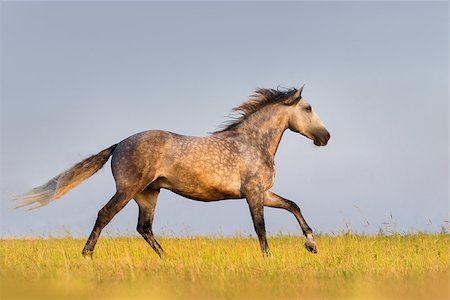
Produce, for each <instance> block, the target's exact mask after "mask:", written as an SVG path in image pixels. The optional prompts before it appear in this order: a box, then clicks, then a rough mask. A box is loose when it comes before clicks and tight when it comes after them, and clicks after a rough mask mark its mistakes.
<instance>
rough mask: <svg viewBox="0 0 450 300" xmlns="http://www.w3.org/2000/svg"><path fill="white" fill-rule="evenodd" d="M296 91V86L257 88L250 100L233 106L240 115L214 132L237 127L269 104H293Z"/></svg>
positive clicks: (234, 110)
mask: <svg viewBox="0 0 450 300" xmlns="http://www.w3.org/2000/svg"><path fill="white" fill-rule="evenodd" d="M296 92H297V89H295V88H291V89H286V88H281V89H280V88H277V89H261V88H260V89H257V90H256V91H255V93H254V94H253V95H251V96H250V97H249V100H247V101H246V102H244V103H242V104H241V105H239V106H237V107H235V108H233V110H232V111H233V112H236V113H237V114H238V115H237V116H236V117H231V120H229V121H227V122H225V123H224V124H223V125H222V128H221V129H219V130H217V131H215V132H214V133H219V132H224V131H228V130H232V129H234V128H236V127H237V126H238V125H239V124H241V123H242V122H244V121H245V120H246V119H247V118H248V117H250V116H251V115H252V114H254V113H255V112H257V111H259V110H260V109H262V108H263V107H266V106H268V105H271V104H276V103H281V102H285V101H286V102H285V104H287V105H290V104H293V103H294V102H296V100H298V99H292V96H293V95H294V94H295V93H296Z"/></svg>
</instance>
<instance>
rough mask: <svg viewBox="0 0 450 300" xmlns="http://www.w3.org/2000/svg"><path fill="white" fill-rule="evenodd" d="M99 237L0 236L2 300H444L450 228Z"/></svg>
mask: <svg viewBox="0 0 450 300" xmlns="http://www.w3.org/2000/svg"><path fill="white" fill-rule="evenodd" d="M158 240H159V241H160V243H161V244H162V246H163V247H164V248H165V250H166V252H167V253H168V255H167V257H166V258H164V259H159V258H158V256H157V255H156V254H155V253H153V250H151V249H150V247H149V246H148V245H147V244H146V243H145V242H144V241H143V240H142V239H140V238H138V237H126V238H101V239H100V240H99V243H98V244H97V248H96V251H95V253H94V258H93V259H92V260H91V259H84V258H83V257H82V256H81V255H80V252H81V249H82V247H83V246H84V241H83V240H79V239H72V238H61V239H56V238H55V239H35V240H15V239H9V240H1V241H0V282H1V294H0V295H1V298H2V299H24V298H29V299H133V298H134V299H174V298H175V299H180V298H181V299H199V298H201V299H236V298H238V299H253V298H258V299H273V298H275V299H295V298H297V299H300V298H302V299H399V298H404V299H448V298H449V290H448V289H449V286H448V284H449V274H450V273H449V263H450V255H449V245H450V243H449V241H450V238H449V235H448V234H444V233H443V234H413V235H393V236H371V237H369V236H358V235H351V234H349V235H342V236H319V237H317V238H316V240H317V243H318V246H319V253H318V254H311V253H309V252H307V251H306V250H305V249H304V247H303V242H304V238H302V237H292V236H276V237H271V238H269V243H270V246H271V250H272V253H273V257H272V258H268V259H264V258H262V257H261V255H260V252H259V244H258V242H257V240H256V239H252V238H242V237H235V238H208V237H192V238H168V237H160V238H159V239H158Z"/></svg>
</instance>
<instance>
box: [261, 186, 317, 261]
mask: <svg viewBox="0 0 450 300" xmlns="http://www.w3.org/2000/svg"><path fill="white" fill-rule="evenodd" d="M264 205H265V206H268V207H274V208H282V209H286V210H288V211H290V212H291V213H292V214H293V215H294V216H295V218H296V219H297V221H298V224H299V225H300V227H301V229H302V231H303V234H304V235H305V236H306V242H305V247H306V249H307V250H308V251H310V252H314V253H317V245H316V242H315V241H314V237H313V234H312V229H311V227H309V225H308V223H306V220H305V218H304V217H303V215H302V213H301V211H300V208H299V207H298V205H297V204H296V203H295V202H293V201H290V200H288V199H285V198H283V197H281V196H278V195H277V194H275V193H272V192H270V191H267V192H266V193H265V195H264Z"/></svg>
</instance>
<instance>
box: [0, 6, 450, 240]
mask: <svg viewBox="0 0 450 300" xmlns="http://www.w3.org/2000/svg"><path fill="white" fill-rule="evenodd" d="M1 6H2V15H1V22H2V23H1V25H2V35H1V39H2V44H1V51H2V52H1V59H2V64H1V72H2V80H1V86H2V93H1V151H2V157H1V176H2V178H1V203H0V210H1V221H0V222H1V231H0V234H1V235H2V236H12V235H22V236H24V235H27V236H28V235H46V234H55V233H61V232H62V231H63V227H65V228H68V229H69V230H70V231H71V232H72V233H73V234H75V235H83V236H84V235H87V234H89V232H90V230H91V229H92V226H93V224H94V221H95V218H96V215H97V212H98V210H99V209H100V208H101V207H102V206H103V205H104V204H105V203H106V202H107V200H108V199H109V198H110V196H111V195H112V194H113V193H114V181H113V178H112V176H111V171H110V164H109V163H108V164H107V165H106V166H105V168H104V169H103V170H102V171H101V172H99V173H98V174H97V175H96V176H95V177H92V178H91V179H89V180H88V181H87V182H85V183H83V184H82V185H81V186H79V187H78V188H77V189H75V190H73V191H72V192H70V193H69V194H67V195H66V196H65V197H64V198H62V199H60V200H58V201H56V202H54V203H52V204H50V205H49V206H46V207H44V208H41V209H39V210H35V211H32V212H25V211H22V210H11V209H10V208H11V206H12V205H11V201H10V199H11V198H10V196H9V193H10V192H14V193H24V192H26V191H27V190H29V189H30V188H32V187H33V186H36V185H40V184H42V183H44V182H46V181H47V180H48V179H50V178H51V177H53V176H54V175H56V174H58V173H59V172H60V171H62V170H64V169H66V168H68V167H70V166H71V165H72V164H74V163H76V162H78V161H79V160H81V159H82V158H84V157H86V156H88V155H90V154H93V153H97V152H98V151H99V150H101V149H103V148H105V147H108V146H109V145H111V144H113V143H117V142H118V141H120V140H122V139H123V138H126V137H127V136H129V135H131V134H133V133H136V132H139V131H143V130H147V129H165V130H170V131H174V132H177V133H181V134H187V135H205V134H207V132H210V131H213V130H214V129H216V128H217V126H218V125H220V124H221V122H223V121H224V120H226V116H227V115H228V114H229V112H230V110H231V108H232V107H234V106H236V105H238V104H240V103H241V102H243V101H245V100H246V99H247V96H248V95H250V94H251V93H252V92H253V90H254V89H255V88H257V87H267V88H275V87H277V86H279V85H281V86H287V87H291V86H299V85H300V84H301V83H306V87H305V91H304V96H305V97H306V98H307V99H308V100H309V101H310V103H311V104H312V105H313V107H314V108H315V109H316V111H317V112H318V113H319V115H320V116H321V118H322V120H323V121H324V122H325V124H326V125H327V127H328V129H329V131H330V132H331V135H332V139H331V140H330V143H329V145H328V146H327V147H325V148H317V147H314V146H313V145H312V143H311V141H309V140H306V139H305V138H304V137H302V136H300V135H297V134H294V133H292V132H287V133H286V134H285V136H284V138H283V140H282V142H281V145H280V148H279V152H278V154H277V157H276V165H277V177H276V182H275V186H274V188H273V190H274V191H276V192H277V193H279V194H281V195H283V196H285V197H287V198H290V199H292V200H293V201H295V202H297V203H298V204H299V206H300V207H301V208H302V211H303V214H304V216H305V218H306V220H307V221H308V222H309V224H310V225H311V227H313V229H314V230H316V231H320V232H326V233H336V232H339V231H342V230H343V229H344V228H345V227H346V226H349V227H350V228H351V229H352V230H355V231H359V232H366V233H374V232H377V231H378V228H379V227H382V228H384V226H385V225H383V222H387V221H389V222H391V220H390V217H389V215H390V214H392V216H393V221H394V222H395V224H396V227H397V229H398V230H400V231H401V232H406V231H415V230H427V231H439V230H440V227H441V226H442V225H445V224H446V223H445V222H446V221H447V220H448V219H449V209H448V199H449V198H448V196H449V195H448V182H449V178H448V164H449V156H448V138H449V132H448V79H449V78H448V3H446V2H434V3H433V2H369V3H367V2H365V3H364V2H284V3H278V2H246V3H240V2H233V3H208V2H192V3H191V2H186V3H176V2H171V3H158V2H131V3H130V2H78V3H75V2H66V3H57V2H2V3H1ZM265 212H266V223H267V229H268V232H269V233H271V234H276V233H278V232H280V231H282V232H284V233H293V234H300V230H299V228H298V225H297V224H296V222H295V219H294V217H293V216H292V215H291V214H289V213H288V212H285V211H280V210H275V209H270V208H267V209H266V210H265ZM365 218H366V219H367V220H368V221H369V223H370V226H367V224H366V223H365V221H364V219H365ZM136 221H137V206H136V204H135V203H133V202H130V204H128V206H127V207H126V208H125V209H124V210H123V211H122V212H121V213H120V214H119V215H118V216H117V217H116V218H115V219H114V221H113V222H112V223H111V224H110V226H109V227H107V228H108V230H109V231H110V232H116V231H117V230H119V231H121V232H123V233H133V234H134V232H135V229H134V228H135V226H136ZM346 224H347V225H346ZM154 231H155V233H157V234H161V233H173V234H183V233H186V232H190V233H192V234H213V233H219V234H235V233H244V234H248V233H252V234H253V226H252V224H251V219H250V215H249V211H248V208H247V205H246V203H245V201H244V200H240V201H225V202H217V203H201V202H195V201H192V200H187V199H184V198H181V197H179V196H177V195H175V194H173V193H171V192H168V191H165V192H162V193H161V196H160V199H159V203H158V207H157V209H156V217H155V224H154Z"/></svg>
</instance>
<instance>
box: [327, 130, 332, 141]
mask: <svg viewBox="0 0 450 300" xmlns="http://www.w3.org/2000/svg"><path fill="white" fill-rule="evenodd" d="M330 137H331V135H330V133H329V132H327V141H328V140H329V139H330Z"/></svg>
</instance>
